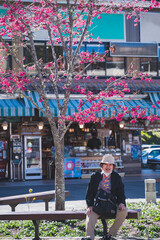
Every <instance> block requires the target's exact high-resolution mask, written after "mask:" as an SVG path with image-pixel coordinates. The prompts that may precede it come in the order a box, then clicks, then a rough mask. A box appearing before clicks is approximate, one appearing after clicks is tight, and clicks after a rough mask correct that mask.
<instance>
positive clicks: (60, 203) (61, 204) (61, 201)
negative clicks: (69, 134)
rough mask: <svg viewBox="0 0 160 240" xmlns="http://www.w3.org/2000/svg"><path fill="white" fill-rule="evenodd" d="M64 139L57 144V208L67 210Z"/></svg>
mask: <svg viewBox="0 0 160 240" xmlns="http://www.w3.org/2000/svg"><path fill="white" fill-rule="evenodd" d="M63 149H64V139H63V140H62V141H61V142H60V143H58V144H55V150H56V157H55V190H56V193H55V210H65V179H64V151H63Z"/></svg>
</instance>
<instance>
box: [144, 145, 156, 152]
mask: <svg viewBox="0 0 160 240" xmlns="http://www.w3.org/2000/svg"><path fill="white" fill-rule="evenodd" d="M148 148H160V145H148V144H142V151H143V150H144V149H148Z"/></svg>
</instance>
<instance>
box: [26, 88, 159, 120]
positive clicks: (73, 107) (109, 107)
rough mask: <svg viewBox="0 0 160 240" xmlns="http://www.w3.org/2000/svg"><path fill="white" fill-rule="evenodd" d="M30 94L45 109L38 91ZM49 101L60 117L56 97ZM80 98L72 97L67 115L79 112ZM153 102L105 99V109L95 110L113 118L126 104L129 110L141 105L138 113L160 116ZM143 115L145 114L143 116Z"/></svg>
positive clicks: (53, 111) (86, 107)
mask: <svg viewBox="0 0 160 240" xmlns="http://www.w3.org/2000/svg"><path fill="white" fill-rule="evenodd" d="M29 96H30V97H31V98H32V100H33V101H34V102H35V103H36V104H37V105H38V107H39V108H40V109H42V110H43V111H45V109H44V104H43V101H41V99H40V96H39V94H38V93H37V92H31V93H30V94H29ZM24 100H25V105H26V106H28V108H33V107H35V106H34V105H33V104H32V103H31V102H30V101H29V100H28V99H26V98H24ZM48 101H49V107H50V109H51V113H52V114H53V116H54V117H58V115H59V110H58V105H57V101H56V99H48ZM79 103H80V100H79V99H70V100H69V104H68V109H67V113H66V115H67V116H68V115H69V116H72V115H73V114H74V113H76V112H78V108H79ZM60 104H61V106H62V104H63V99H61V100H60ZM91 105H92V104H91V103H89V102H86V103H85V104H84V105H83V106H82V108H81V109H82V110H87V109H89V108H90V107H91ZM151 105H152V103H151V102H149V103H148V102H147V101H145V100H144V99H140V100H138V99H137V100H124V99H123V100H104V108H105V111H104V110H101V111H99V112H95V114H96V116H97V117H105V118H111V117H115V116H117V114H119V113H121V112H122V107H123V106H126V107H127V108H128V110H129V111H131V110H133V109H135V108H137V107H139V108H140V109H139V110H137V113H140V112H141V111H143V110H144V111H145V114H144V117H145V116H150V115H158V116H160V109H159V108H157V107H156V108H153V107H151ZM39 116H40V117H43V116H45V115H44V114H43V113H42V112H41V111H39ZM125 116H126V117H131V114H130V113H129V114H127V115H125ZM142 117H143V116H142Z"/></svg>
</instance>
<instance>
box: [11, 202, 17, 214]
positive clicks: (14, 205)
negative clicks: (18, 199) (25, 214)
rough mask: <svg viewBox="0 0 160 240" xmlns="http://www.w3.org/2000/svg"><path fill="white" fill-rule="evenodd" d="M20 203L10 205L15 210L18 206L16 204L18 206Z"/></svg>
mask: <svg viewBox="0 0 160 240" xmlns="http://www.w3.org/2000/svg"><path fill="white" fill-rule="evenodd" d="M17 205H18V204H16V203H15V204H10V207H11V209H12V212H15V208H16V206H17Z"/></svg>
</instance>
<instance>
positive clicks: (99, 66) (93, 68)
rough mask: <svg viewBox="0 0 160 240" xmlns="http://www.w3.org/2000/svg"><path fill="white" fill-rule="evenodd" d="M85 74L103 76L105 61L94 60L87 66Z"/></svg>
mask: <svg viewBox="0 0 160 240" xmlns="http://www.w3.org/2000/svg"><path fill="white" fill-rule="evenodd" d="M87 75H91V76H97V75H98V76H105V61H103V62H98V61H96V62H94V63H92V64H90V65H89V66H88V68H87Z"/></svg>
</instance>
